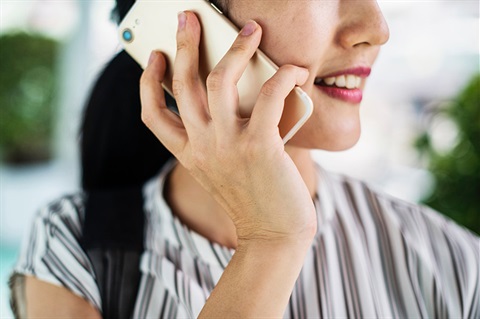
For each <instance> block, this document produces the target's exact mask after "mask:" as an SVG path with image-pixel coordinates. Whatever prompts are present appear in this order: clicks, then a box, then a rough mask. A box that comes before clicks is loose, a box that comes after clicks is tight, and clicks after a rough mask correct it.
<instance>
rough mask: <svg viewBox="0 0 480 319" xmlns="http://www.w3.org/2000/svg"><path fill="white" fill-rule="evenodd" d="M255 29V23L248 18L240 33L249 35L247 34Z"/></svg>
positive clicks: (250, 33)
mask: <svg viewBox="0 0 480 319" xmlns="http://www.w3.org/2000/svg"><path fill="white" fill-rule="evenodd" d="M256 29H257V23H256V22H255V21H253V20H250V21H248V22H247V24H245V26H244V27H243V29H242V32H241V34H242V35H244V36H249V35H252V34H253V32H255V30H256Z"/></svg>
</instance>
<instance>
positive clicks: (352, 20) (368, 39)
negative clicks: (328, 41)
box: [339, 0, 390, 47]
mask: <svg viewBox="0 0 480 319" xmlns="http://www.w3.org/2000/svg"><path fill="white" fill-rule="evenodd" d="M355 4H358V5H353V4H352V3H351V2H349V3H348V6H349V10H350V12H351V15H350V16H349V18H347V19H346V20H347V21H349V22H348V23H347V24H346V25H344V28H343V30H342V31H341V32H340V33H339V36H340V42H341V43H342V45H343V46H344V47H355V46H359V45H362V44H367V45H372V46H380V45H383V44H385V43H387V41H388V39H389V38H390V30H389V28H388V24H387V22H386V20H385V18H384V16H383V13H382V11H381V10H380V7H379V6H378V3H377V1H366V0H362V1H358V2H355Z"/></svg>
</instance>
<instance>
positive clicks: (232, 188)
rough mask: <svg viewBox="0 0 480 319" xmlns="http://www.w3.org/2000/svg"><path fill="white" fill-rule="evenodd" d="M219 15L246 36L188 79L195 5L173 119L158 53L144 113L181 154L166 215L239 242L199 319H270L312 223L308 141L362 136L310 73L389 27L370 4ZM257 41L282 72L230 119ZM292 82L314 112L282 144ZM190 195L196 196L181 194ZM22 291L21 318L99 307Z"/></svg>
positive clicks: (254, 6)
mask: <svg viewBox="0 0 480 319" xmlns="http://www.w3.org/2000/svg"><path fill="white" fill-rule="evenodd" d="M228 12H229V16H230V18H231V19H232V21H233V22H234V23H236V24H237V25H238V26H244V25H245V24H246V23H247V21H249V20H255V21H256V23H253V22H252V23H253V24H252V25H251V26H250V27H248V28H251V29H253V30H250V31H253V33H252V34H251V35H248V36H247V35H239V38H238V39H237V41H236V42H235V44H234V45H233V47H232V50H230V51H229V53H227V55H226V56H225V58H224V59H223V60H222V61H221V62H220V64H219V65H218V66H217V67H216V68H215V70H214V71H213V72H212V74H211V75H210V77H209V79H208V81H207V90H205V88H204V84H202V83H200V82H199V81H198V77H197V71H198V41H199V35H200V32H201V30H200V25H199V23H198V20H197V19H196V17H195V15H194V14H193V13H188V12H187V13H186V15H185V16H182V18H181V19H180V23H179V26H180V27H179V30H180V31H179V33H178V35H177V42H178V53H177V59H176V61H175V65H174V93H175V97H176V99H177V103H178V105H179V110H180V114H181V116H182V120H180V119H179V118H178V117H177V116H176V115H174V114H173V113H171V112H170V111H168V109H167V108H166V105H165V100H164V96H163V90H162V88H161V82H162V80H163V74H164V72H165V60H164V58H163V56H162V55H161V54H160V53H158V52H157V53H153V54H152V59H151V63H150V65H149V66H148V68H147V69H146V71H145V73H144V75H143V76H142V81H141V95H142V96H141V98H142V119H143V121H144V122H145V124H146V125H147V126H148V127H149V128H150V129H151V130H152V132H153V133H154V134H155V135H156V136H157V137H158V139H159V140H160V141H161V142H162V143H163V144H164V145H165V146H166V147H167V148H168V149H169V150H170V151H171V152H172V153H173V154H174V155H175V156H176V157H177V159H178V160H179V163H180V164H179V165H177V166H176V167H175V169H174V171H173V172H172V174H171V175H170V178H169V181H168V189H167V194H166V195H167V199H168V201H169V203H170V205H171V206H172V207H173V209H174V213H175V214H177V215H178V216H179V218H180V219H181V220H182V221H184V222H185V223H186V224H187V225H188V226H189V227H191V228H192V229H194V230H195V231H197V232H199V233H200V234H202V235H204V236H205V237H207V238H209V239H211V240H213V241H216V242H219V243H221V244H224V245H227V246H230V247H235V248H236V249H237V251H236V253H235V255H234V257H233V259H232V261H231V262H230V264H229V265H228V267H227V269H226V270H225V273H224V274H223V276H222V278H221V279H220V281H219V283H218V285H217V286H216V288H215V289H214V291H213V292H212V294H211V296H210V298H209V299H208V301H207V303H206V305H205V307H204V309H203V311H202V313H201V317H232V316H238V317H251V316H265V317H267V316H268V317H279V316H282V314H283V311H284V309H285V307H286V304H287V302H288V298H289V296H290V293H291V291H292V289H293V285H294V283H295V280H296V278H297V277H298V274H299V272H300V270H301V267H302V265H303V260H304V258H305V254H306V251H307V250H308V248H309V247H310V245H311V242H312V239H313V236H314V234H315V232H316V227H317V220H316V215H315V210H314V207H313V203H312V200H311V196H312V195H313V194H315V192H316V185H317V181H316V180H315V178H314V177H313V176H315V168H314V163H313V161H312V159H311V157H310V149H324V150H331V151H336V150H344V149H347V148H350V147H352V146H353V145H355V143H356V142H357V141H358V138H359V136H360V117H359V105H357V104H350V103H346V102H343V101H340V100H337V99H333V98H330V97H328V96H327V95H325V94H323V93H322V92H321V91H319V90H318V89H316V88H315V87H314V85H313V83H314V79H315V78H316V77H321V76H322V75H325V74H328V73H331V72H334V71H338V70H343V69H346V68H350V67H357V66H366V67H371V66H372V65H373V63H374V61H375V59H376V57H377V55H378V52H379V49H380V46H381V45H382V44H384V43H385V42H386V41H387V40H388V36H389V34H388V27H387V25H386V23H385V21H384V19H383V16H382V15H381V12H380V10H379V8H378V5H377V3H376V1H373V0H372V1H371V0H358V1H353V0H352V1H346V0H345V1H344V0H332V1H317V0H305V1H303V0H295V1H289V0H276V1H268V0H262V1H255V0H242V1H230V7H229V10H228ZM248 28H247V29H248ZM257 47H260V48H261V49H262V50H263V51H264V52H265V53H267V55H269V56H270V57H271V58H272V60H273V61H274V62H276V63H277V65H279V66H281V68H280V70H279V72H277V74H276V75H275V76H274V77H273V78H272V79H271V80H270V81H268V82H267V83H266V84H265V85H264V87H263V88H262V93H261V94H260V96H259V99H258V101H257V104H256V105H255V108H254V112H253V114H252V117H251V118H250V119H246V120H245V119H239V118H238V117H237V116H236V114H237V112H236V110H237V104H236V87H235V83H236V81H237V79H238V78H239V77H240V75H241V74H242V72H243V69H244V66H245V65H246V63H247V62H248V60H249V59H250V57H251V56H252V55H253V53H254V52H255V49H256V48H257ZM299 48H301V50H299ZM295 85H298V86H301V87H302V89H303V90H304V91H306V92H307V93H308V94H309V95H310V97H311V98H312V100H313V102H314V106H315V109H314V114H313V115H312V117H311V118H310V120H309V121H308V122H307V124H306V125H305V126H304V127H303V128H302V129H301V130H300V131H299V132H298V133H297V135H296V136H295V137H294V138H293V139H292V140H291V141H290V142H289V144H288V145H287V146H286V147H284V145H283V143H282V141H281V138H280V136H279V135H278V129H277V124H278V120H279V118H280V115H281V112H282V108H283V99H284V98H285V97H286V96H287V95H288V93H289V92H290V90H291V89H293V87H294V86H295ZM364 85H365V80H364V81H363V83H362V87H363V86H364ZM320 182H321V181H320ZM189 194H190V195H191V194H195V202H193V201H185V200H184V199H185V198H191V197H189V196H190V195H189ZM226 217H228V218H226ZM26 288H27V289H26V291H27V299H28V303H27V304H28V307H27V308H28V314H29V316H32V317H34V316H39V315H43V316H45V317H50V316H51V315H52V314H54V315H56V316H58V314H62V316H63V317H64V318H68V317H71V318H74V317H76V316H77V317H78V313H79V311H86V314H88V315H89V316H90V314H91V315H92V316H93V317H95V316H96V315H98V314H95V313H92V312H91V309H90V308H88V307H91V306H90V305H89V304H88V303H86V302H85V301H84V300H81V299H79V298H78V297H76V296H74V295H73V294H71V293H70V292H68V291H66V290H65V289H63V288H56V289H53V288H52V287H50V285H48V284H45V283H43V284H42V285H40V284H39V283H38V282H37V283H36V282H35V281H33V280H29V282H27V285H26ZM245 292H248V293H247V294H246V293H245ZM39 296H42V298H39ZM30 297H31V298H30ZM43 297H45V298H44V299H43ZM58 298H63V299H61V300H63V301H64V302H61V303H59V302H57V300H58ZM53 300H55V301H53ZM78 309H81V310H78Z"/></svg>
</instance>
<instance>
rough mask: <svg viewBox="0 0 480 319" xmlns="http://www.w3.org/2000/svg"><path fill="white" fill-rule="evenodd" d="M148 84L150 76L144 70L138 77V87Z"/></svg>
mask: <svg viewBox="0 0 480 319" xmlns="http://www.w3.org/2000/svg"><path fill="white" fill-rule="evenodd" d="M149 84H150V76H149V75H148V72H147V71H144V72H143V73H142V76H141V77H140V87H144V86H147V85H149Z"/></svg>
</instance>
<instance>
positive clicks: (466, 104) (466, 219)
mask: <svg viewBox="0 0 480 319" xmlns="http://www.w3.org/2000/svg"><path fill="white" fill-rule="evenodd" d="M438 112H439V114H437V115H441V116H445V117H446V118H447V119H449V120H451V121H452V122H453V123H454V124H455V126H456V127H457V129H458V132H457V133H458V134H457V136H456V138H455V143H454V144H453V145H452V147H451V148H450V149H449V150H447V151H445V150H439V149H438V147H435V143H434V141H433V136H432V130H431V129H430V130H426V131H425V132H424V133H423V134H422V135H420V136H419V137H418V138H417V140H416V143H415V146H416V148H417V150H418V151H419V152H420V154H421V155H422V156H423V157H424V158H426V159H427V162H428V169H429V170H430V172H431V174H432V176H433V178H434V182H435V184H434V188H433V190H432V193H431V194H430V195H429V196H428V197H427V198H426V199H425V200H424V203H425V204H427V205H429V206H430V207H432V208H434V209H436V210H438V211H439V212H442V213H443V214H445V215H447V216H449V217H451V218H452V219H453V220H455V221H456V222H458V223H459V224H462V225H464V226H466V227H467V228H469V229H471V230H473V231H474V232H476V233H477V234H480V74H477V75H475V76H474V77H473V79H472V80H471V81H470V82H469V83H468V85H467V86H466V87H465V88H464V89H463V90H462V92H460V93H459V95H458V96H457V98H456V99H455V100H453V101H451V102H449V103H448V104H447V106H446V107H445V108H442V109H441V110H439V111H438Z"/></svg>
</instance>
